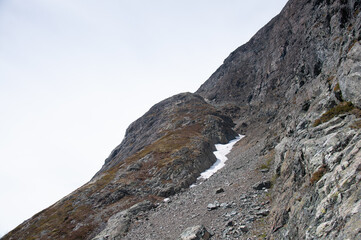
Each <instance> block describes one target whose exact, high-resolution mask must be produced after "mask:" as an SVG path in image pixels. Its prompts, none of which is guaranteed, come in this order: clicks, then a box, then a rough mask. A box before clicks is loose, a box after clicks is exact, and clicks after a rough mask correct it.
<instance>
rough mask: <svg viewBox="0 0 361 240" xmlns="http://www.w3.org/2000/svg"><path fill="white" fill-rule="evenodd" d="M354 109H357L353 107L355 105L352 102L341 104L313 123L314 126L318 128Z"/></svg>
mask: <svg viewBox="0 0 361 240" xmlns="http://www.w3.org/2000/svg"><path fill="white" fill-rule="evenodd" d="M354 108H355V107H354V106H353V104H352V103H351V102H341V103H340V104H338V105H337V106H335V107H333V108H331V109H330V110H328V111H327V112H325V113H324V114H322V116H321V117H320V118H318V119H316V120H315V122H314V123H313V126H314V127H317V126H318V125H320V124H322V123H325V122H328V121H330V120H331V119H332V118H334V117H336V116H338V115H340V114H343V113H348V112H350V111H351V110H353V109H354Z"/></svg>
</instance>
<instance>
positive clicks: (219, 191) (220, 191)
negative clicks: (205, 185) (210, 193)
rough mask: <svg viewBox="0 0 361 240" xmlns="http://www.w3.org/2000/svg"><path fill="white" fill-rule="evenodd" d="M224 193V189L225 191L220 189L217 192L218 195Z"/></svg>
mask: <svg viewBox="0 0 361 240" xmlns="http://www.w3.org/2000/svg"><path fill="white" fill-rule="evenodd" d="M222 192H224V189H223V188H218V189H217V190H216V194H219V193H222Z"/></svg>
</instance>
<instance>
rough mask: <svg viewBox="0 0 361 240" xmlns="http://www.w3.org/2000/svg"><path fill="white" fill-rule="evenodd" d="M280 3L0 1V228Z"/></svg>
mask: <svg viewBox="0 0 361 240" xmlns="http://www.w3.org/2000/svg"><path fill="white" fill-rule="evenodd" d="M286 2H287V0H272V1H269V0H253V1H249V0H178V1H175V0H174V1H171V0H153V1H149V0H0V114H1V115H0V164H1V165H0V236H1V235H2V234H4V233H6V232H7V231H10V230H11V229H13V228H15V227H16V226H17V225H18V224H20V223H21V222H23V221H24V220H26V219H27V218H29V217H31V216H32V215H34V214H35V213H37V212H38V211H40V210H42V209H44V208H46V207H48V206H49V205H51V204H53V203H54V202H56V201H57V200H59V199H60V198H61V197H63V196H65V195H66V194H68V193H70V192H71V191H73V190H75V189H76V188H78V187H80V186H81V185H82V184H84V183H86V182H87V181H88V180H90V178H91V177H92V176H93V175H94V174H95V173H96V172H97V171H98V170H99V169H100V168H101V166H102V164H103V162H104V159H105V158H106V157H107V156H108V154H109V153H110V152H111V150H112V149H113V148H114V147H115V146H117V145H118V144H119V143H120V142H121V140H122V139H123V137H124V133H125V130H126V128H127V126H128V125H129V124H130V123H131V122H132V121H134V120H136V119H137V118H138V117H140V116H141V115H143V114H144V113H145V112H146V111H147V110H148V109H149V108H150V107H151V106H152V105H153V104H155V103H157V102H159V101H161V100H163V99H164V98H166V97H169V96H172V95H174V94H177V93H180V92H186V91H189V92H194V91H196V90H197V88H198V87H199V86H200V85H201V84H202V83H203V82H204V81H205V80H207V78H208V77H209V76H210V75H211V74H212V73H213V72H214V71H215V70H216V69H217V68H218V67H219V66H220V65H221V64H222V62H223V60H224V59H225V58H226V57H227V56H228V55H229V54H230V53H231V52H232V51H233V50H234V49H236V48H237V47H238V46H240V45H242V44H243V43H245V42H247V41H248V40H249V39H250V38H251V37H252V35H254V34H255V33H256V32H257V31H258V30H259V29H260V28H261V27H262V26H263V25H265V24H266V23H267V22H268V21H269V20H271V18H272V17H274V16H275V15H277V14H278V13H279V12H280V11H281V9H282V7H283V6H284V5H285V3H286Z"/></svg>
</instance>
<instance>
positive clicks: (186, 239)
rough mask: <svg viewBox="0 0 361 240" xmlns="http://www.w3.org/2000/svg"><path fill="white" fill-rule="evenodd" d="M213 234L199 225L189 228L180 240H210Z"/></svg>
mask: <svg viewBox="0 0 361 240" xmlns="http://www.w3.org/2000/svg"><path fill="white" fill-rule="evenodd" d="M210 238H211V234H210V233H209V232H208V231H207V229H206V228H205V227H204V226H203V225H197V226H193V227H189V228H187V229H186V230H185V231H184V232H183V233H182V234H181V236H180V238H179V239H178V240H208V239H210Z"/></svg>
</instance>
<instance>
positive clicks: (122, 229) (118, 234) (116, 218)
mask: <svg viewBox="0 0 361 240" xmlns="http://www.w3.org/2000/svg"><path fill="white" fill-rule="evenodd" d="M153 207H155V206H154V204H152V203H151V202H150V201H144V202H140V203H137V204H135V205H133V206H132V207H130V208H129V209H127V210H124V211H121V212H119V213H116V214H114V215H113V216H111V217H110V218H109V220H108V222H107V224H106V226H105V228H104V229H103V230H102V231H101V232H100V233H99V234H98V235H97V236H96V237H94V238H93V239H92V240H118V239H122V238H123V236H124V234H125V233H126V232H127V231H128V229H129V226H130V222H131V218H132V217H133V216H134V215H137V214H138V213H139V212H144V211H147V210H150V209H152V208H153Z"/></svg>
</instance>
